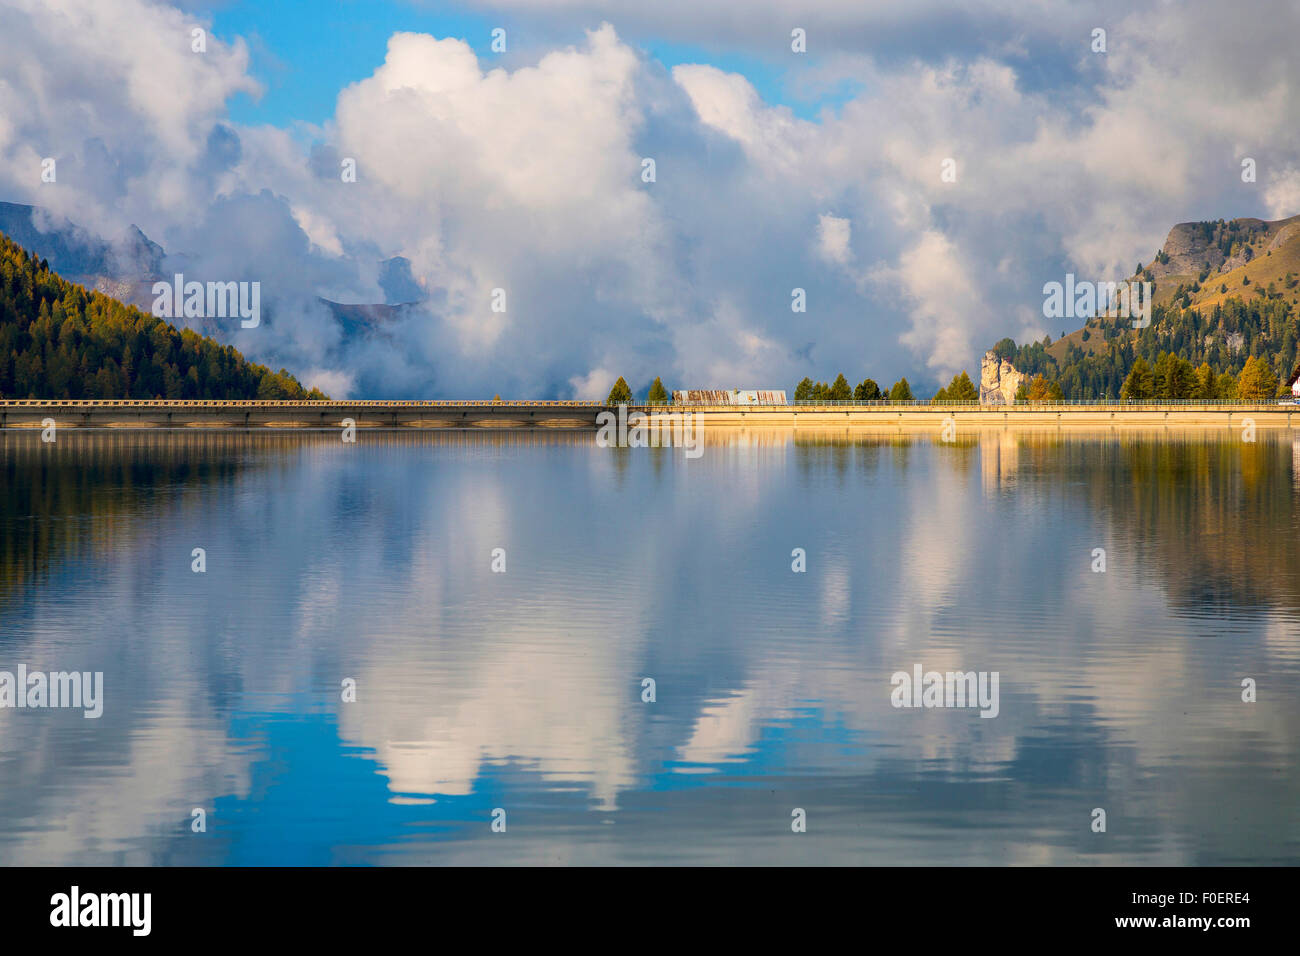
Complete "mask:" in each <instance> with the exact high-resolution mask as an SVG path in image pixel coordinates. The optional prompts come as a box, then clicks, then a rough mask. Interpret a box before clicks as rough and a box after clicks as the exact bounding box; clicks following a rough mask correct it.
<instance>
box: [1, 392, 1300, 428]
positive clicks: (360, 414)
mask: <svg viewBox="0 0 1300 956" xmlns="http://www.w3.org/2000/svg"><path fill="white" fill-rule="evenodd" d="M612 410H613V409H611V408H610V406H607V405H604V404H603V403H593V402H571V401H539V402H527V401H496V402H461V401H446V402H443V401H427V402H426V401H382V400H376V401H325V402H308V401H297V402H295V401H273V402H257V401H166V400H156V401H155V400H117V401H107V400H88V401H76V400H53V401H40V400H35V399H7V400H0V429H15V430H27V429H40V428H42V427H44V425H45V423H46V422H47V421H48V420H50V419H53V421H54V424H55V425H56V426H57V427H58V428H80V429H86V428H92V429H112V430H120V429H169V428H170V429H235V430H245V429H258V430H261V429H268V430H281V429H284V430H302V429H336V428H342V427H344V426H345V424H353V425H355V426H356V427H357V428H359V429H361V428H364V429H368V430H369V429H396V430H399V431H406V430H412V431H425V430H438V429H449V428H452V429H456V428H468V429H546V430H587V429H593V430H594V429H596V428H597V427H598V422H597V416H598V415H600V413H601V412H607V411H612ZM627 410H628V411H627V414H628V415H633V414H637V413H639V414H642V415H646V416H648V417H649V420H650V421H651V422H653V421H654V419H655V418H657V417H660V416H663V417H665V418H668V417H669V416H671V417H672V418H670V419H669V420H672V419H675V418H681V417H683V415H684V413H689V414H690V415H691V416H692V425H693V426H695V427H699V428H702V429H708V428H719V427H722V428H737V427H745V428H751V427H753V428H782V429H793V430H804V429H807V430H824V429H827V428H836V429H843V428H851V429H864V430H886V431H914V432H931V431H936V430H940V429H942V428H943V427H944V426H945V425H946V424H954V423H955V425H956V426H957V427H959V428H960V427H963V426H968V427H979V428H989V427H1014V428H1031V429H1041V428H1063V429H1074V428H1083V429H1090V430H1096V429H1111V428H1124V429H1128V428H1136V429H1161V428H1171V427H1176V428H1200V429H1206V428H1220V429H1224V428H1245V427H1249V426H1250V423H1251V422H1253V424H1254V427H1256V428H1269V429H1274V428H1292V427H1295V426H1300V405H1295V404H1285V405H1279V404H1268V405H1244V404H1211V403H1207V404H1204V405H1186V404H1181V405H1176V404H1160V403H1150V404H1143V405H1120V404H1105V403H1098V404H1091V405H1051V404H1042V405H979V406H976V405H952V406H945V405H919V404H918V405H890V404H870V405H867V404H863V405H854V404H845V405H831V404H822V405H818V404H808V405H797V406H796V405H770V406H717V405H711V406H692V405H629V406H627ZM1247 420H1249V421H1247Z"/></svg>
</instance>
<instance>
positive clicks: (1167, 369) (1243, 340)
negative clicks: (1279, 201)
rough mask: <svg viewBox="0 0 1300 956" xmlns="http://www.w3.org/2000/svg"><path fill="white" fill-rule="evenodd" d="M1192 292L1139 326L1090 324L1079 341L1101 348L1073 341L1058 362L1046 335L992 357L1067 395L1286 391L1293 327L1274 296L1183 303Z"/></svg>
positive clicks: (1178, 294) (1229, 397)
mask: <svg viewBox="0 0 1300 956" xmlns="http://www.w3.org/2000/svg"><path fill="white" fill-rule="evenodd" d="M1290 281H1291V280H1286V282H1284V284H1289V283H1290ZM1190 291H1191V287H1184V286H1181V285H1180V286H1179V288H1178V289H1176V290H1175V295H1174V298H1173V300H1172V301H1171V302H1169V303H1168V304H1167V305H1157V306H1155V307H1154V308H1153V309H1152V315H1151V324H1150V325H1149V326H1148V327H1146V328H1144V329H1140V330H1136V331H1135V330H1133V329H1132V328H1131V326H1130V323H1129V320H1127V319H1122V318H1115V319H1111V318H1105V317H1103V318H1094V319H1090V320H1088V323H1087V324H1086V325H1085V327H1084V329H1083V334H1082V336H1081V338H1082V340H1083V341H1084V342H1089V341H1092V340H1093V339H1094V337H1100V338H1101V340H1102V341H1101V343H1100V344H1098V345H1094V346H1089V347H1088V348H1083V347H1081V346H1080V345H1079V344H1078V343H1076V342H1073V341H1072V342H1070V343H1069V345H1068V346H1067V347H1066V349H1065V354H1064V355H1063V356H1062V357H1061V359H1060V360H1059V361H1058V359H1057V358H1056V357H1055V356H1053V355H1052V354H1051V353H1049V352H1048V348H1049V347H1050V346H1051V344H1052V343H1051V339H1050V338H1047V337H1045V338H1044V339H1043V340H1041V341H1039V342H1031V343H1028V344H1026V345H1017V344H1016V343H1015V341H1014V340H1012V339H1009V338H1007V339H1002V340H1001V341H1000V342H998V343H997V345H995V346H994V348H993V351H994V352H995V353H997V355H998V357H999V358H1000V359H1006V360H1007V361H1009V362H1010V363H1011V364H1012V365H1013V366H1015V368H1016V369H1017V370H1018V371H1020V372H1022V373H1024V374H1027V375H1029V376H1030V377H1031V378H1033V377H1036V376H1041V377H1042V378H1043V379H1044V381H1045V382H1047V383H1055V384H1056V385H1057V386H1058V387H1059V389H1060V393H1061V397H1062V398H1065V399H1081V400H1091V399H1130V398H1131V399H1135V400H1138V399H1198V398H1199V399H1205V400H1219V401H1234V400H1236V401H1266V400H1268V399H1271V398H1273V397H1274V396H1277V395H1281V394H1284V393H1287V394H1289V393H1288V392H1287V389H1286V385H1285V384H1284V383H1285V381H1286V379H1287V378H1289V377H1290V375H1291V373H1292V371H1293V370H1294V369H1295V367H1296V363H1297V360H1300V349H1298V348H1297V345H1298V339H1300V323H1298V322H1297V317H1296V314H1295V309H1294V307H1293V306H1292V305H1291V304H1290V303H1288V302H1286V301H1285V300H1284V299H1283V298H1282V297H1281V294H1280V292H1278V290H1276V289H1273V290H1271V291H1270V290H1269V289H1260V290H1258V292H1257V294H1255V295H1253V296H1251V297H1249V298H1246V299H1242V298H1236V297H1234V298H1231V299H1228V300H1226V301H1224V302H1221V303H1218V304H1216V305H1215V306H1214V307H1213V308H1212V309H1205V310H1202V309H1201V308H1189V307H1186V306H1187V305H1188V303H1189V301H1190V300H1189V296H1188V293H1189V292H1190ZM1139 363H1141V364H1139ZM1243 376H1244V380H1243ZM1243 381H1244V387H1243Z"/></svg>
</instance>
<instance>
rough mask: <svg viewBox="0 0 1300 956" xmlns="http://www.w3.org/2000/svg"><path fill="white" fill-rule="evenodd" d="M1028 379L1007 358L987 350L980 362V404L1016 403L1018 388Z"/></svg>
mask: <svg viewBox="0 0 1300 956" xmlns="http://www.w3.org/2000/svg"><path fill="white" fill-rule="evenodd" d="M1028 379H1029V376H1028V375H1025V374H1024V373H1022V372H1018V371H1016V368H1015V366H1013V365H1012V364H1011V363H1010V362H1008V361H1007V360H1006V359H999V358H998V354H997V353H996V352H994V351H991V350H990V351H988V352H985V353H984V359H983V361H981V362H980V404H981V405H1014V404H1015V402H1016V390H1017V389H1018V388H1020V386H1021V384H1022V383H1024V382H1027V381H1028Z"/></svg>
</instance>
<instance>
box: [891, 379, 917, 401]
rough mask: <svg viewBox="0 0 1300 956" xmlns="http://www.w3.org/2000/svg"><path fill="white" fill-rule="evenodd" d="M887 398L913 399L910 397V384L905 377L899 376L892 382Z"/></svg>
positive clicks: (893, 399) (894, 399)
mask: <svg viewBox="0 0 1300 956" xmlns="http://www.w3.org/2000/svg"><path fill="white" fill-rule="evenodd" d="M889 400H890V401H891V402H911V401H915V399H914V398H913V397H912V386H910V385H908V384H907V379H906V378H900V379H899V380H898V381H897V382H895V383H894V387H893V388H891V389H890V390H889Z"/></svg>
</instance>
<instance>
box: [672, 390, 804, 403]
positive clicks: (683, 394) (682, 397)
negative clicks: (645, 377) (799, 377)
mask: <svg viewBox="0 0 1300 956" xmlns="http://www.w3.org/2000/svg"><path fill="white" fill-rule="evenodd" d="M673 404H674V405H788V404H789V402H787V401H786V399H785V390H784V389H779V388H733V389H731V390H730V391H728V390H727V389H725V388H721V389H717V388H689V389H683V390H680V391H674V392H673Z"/></svg>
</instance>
